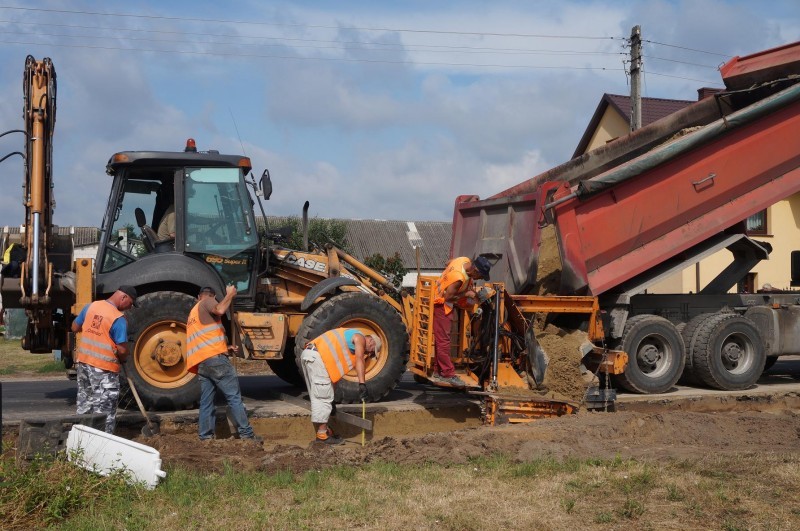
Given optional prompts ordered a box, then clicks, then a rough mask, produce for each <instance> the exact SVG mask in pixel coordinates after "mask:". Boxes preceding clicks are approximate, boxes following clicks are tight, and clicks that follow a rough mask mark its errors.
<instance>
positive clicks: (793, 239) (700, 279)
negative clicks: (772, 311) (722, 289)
mask: <svg viewBox="0 0 800 531" xmlns="http://www.w3.org/2000/svg"><path fill="white" fill-rule="evenodd" d="M718 91H719V89H713V88H701V89H698V91H697V94H698V98H697V101H699V100H702V99H704V98H708V97H712V96H713V95H714V94H715V93H716V92H718ZM692 103H695V101H693V100H670V99H662V98H642V102H641V108H642V126H645V125H649V124H651V123H653V122H656V121H657V120H660V119H662V118H665V117H667V116H669V115H671V114H673V113H675V112H677V111H679V110H681V109H683V108H684V107H687V106H689V105H691V104H692ZM630 117H631V99H630V96H622V95H618V94H603V96H602V97H601V99H600V103H599V104H598V105H597V108H596V110H595V112H594V114H593V115H592V117H591V119H590V120H589V124H588V126H587V127H586V130H585V132H584V133H583V136H582V137H581V139H580V141H579V142H578V146H577V147H576V149H575V153H574V154H573V158H575V157H578V156H580V155H582V154H584V153H586V152H588V151H591V150H593V149H596V148H598V147H600V146H602V145H604V144H606V143H608V142H610V141H612V140H614V139H616V138H618V137H621V136H625V135H627V134H629V133H630V125H629V124H630V121H631V120H630ZM747 234H748V235H749V236H751V237H752V238H753V239H755V240H758V241H763V242H766V243H768V244H770V245H771V246H772V252H771V253H770V257H769V260H764V261H762V262H761V263H759V264H758V265H756V266H755V268H753V270H752V271H751V272H750V273H749V274H748V276H747V277H746V278H745V279H744V281H743V282H741V283H740V284H739V286H738V290H739V291H740V292H748V293H753V292H755V291H757V290H759V289H762V288H763V287H764V286H765V285H769V286H771V287H773V288H777V289H784V288H786V289H788V288H789V287H790V279H791V252H792V251H793V250H796V249H798V248H800V246H798V243H797V242H800V194H796V195H794V196H792V197H790V198H787V199H784V200H782V201H779V202H778V203H776V204H774V205H772V206H771V207H769V208H767V209H766V210H763V211H761V212H759V213H757V214H754V215H753V216H751V217H749V218H748V219H747ZM730 261H731V254H730V252H729V251H727V250H723V251H719V252H718V253H716V254H714V255H712V256H710V257H708V258H706V259H704V260H702V261H701V262H699V263H697V264H695V265H694V266H691V267H689V268H686V269H684V270H683V271H682V272H681V273H678V274H676V275H673V276H672V277H670V278H668V279H665V280H663V281H661V282H659V283H658V284H656V285H654V286H652V287H651V288H650V289H648V292H650V293H689V292H694V293H696V292H698V291H699V290H700V289H702V288H703V287H704V286H705V285H706V284H708V282H710V281H711V280H712V279H713V278H714V277H716V276H717V275H718V274H719V273H720V272H721V271H722V270H723V269H724V268H725V267H726V266H727V265H728V264H729V263H730Z"/></svg>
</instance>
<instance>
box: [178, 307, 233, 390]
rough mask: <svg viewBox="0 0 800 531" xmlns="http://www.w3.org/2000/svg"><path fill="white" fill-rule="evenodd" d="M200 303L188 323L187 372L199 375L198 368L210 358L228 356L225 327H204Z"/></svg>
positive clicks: (220, 324)
mask: <svg viewBox="0 0 800 531" xmlns="http://www.w3.org/2000/svg"><path fill="white" fill-rule="evenodd" d="M199 308H200V303H199V302H198V303H197V304H195V305H194V308H192V311H190V312H189V321H187V323H186V370H187V371H189V372H193V373H195V374H197V366H198V365H200V363H201V362H203V361H205V360H207V359H208V358H213V357H214V356H217V355H219V354H227V352H228V341H227V340H226V339H225V327H223V326H222V323H220V322H214V323H212V324H210V325H204V324H203V323H201V322H200V311H199Z"/></svg>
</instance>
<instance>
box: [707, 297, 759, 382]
mask: <svg viewBox="0 0 800 531" xmlns="http://www.w3.org/2000/svg"><path fill="white" fill-rule="evenodd" d="M766 357H767V356H766V353H765V350H764V341H763V340H762V339H761V334H760V333H759V332H758V328H756V326H755V324H754V323H753V322H752V321H751V320H750V319H747V318H746V317H743V316H741V315H739V314H735V313H722V314H714V315H711V316H709V317H708V318H707V319H706V320H704V321H703V323H702V324H701V325H700V327H699V329H698V331H697V339H696V341H695V348H694V353H693V357H692V366H693V370H694V374H695V375H696V377H697V378H698V379H699V380H700V381H701V382H703V383H704V384H705V385H707V386H709V387H712V388H714V389H722V390H724V391H736V390H740V389H747V388H748V387H750V386H752V385H753V384H754V383H756V380H758V377H759V376H761V373H762V372H764V364H765V363H766Z"/></svg>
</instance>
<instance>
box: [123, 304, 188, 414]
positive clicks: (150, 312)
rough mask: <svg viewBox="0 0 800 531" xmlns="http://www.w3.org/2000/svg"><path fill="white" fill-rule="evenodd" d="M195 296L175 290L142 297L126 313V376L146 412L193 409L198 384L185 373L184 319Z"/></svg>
mask: <svg viewBox="0 0 800 531" xmlns="http://www.w3.org/2000/svg"><path fill="white" fill-rule="evenodd" d="M195 302H197V301H196V300H195V298H194V297H192V296H190V295H186V294H185V293H178V292H175V291H159V292H155V293H148V294H146V295H142V296H141V297H139V298H138V299H137V300H136V303H137V304H138V305H139V307H138V308H131V309H130V310H129V311H128V313H127V318H128V337H130V338H132V339H131V342H130V343H129V348H130V353H129V355H128V359H127V361H126V362H125V369H126V371H127V374H128V376H130V378H131V380H133V384H134V385H135V386H136V390H137V391H138V392H139V396H140V397H141V399H142V402H143V403H144V405H145V407H146V408H147V409H159V410H176V409H189V408H192V407H195V405H196V404H197V402H198V400H199V399H200V383H199V381H198V380H197V378H196V377H195V375H194V374H192V373H190V372H188V371H187V370H186V320H187V318H188V317H189V311H190V310H191V309H192V307H193V306H194V304H195Z"/></svg>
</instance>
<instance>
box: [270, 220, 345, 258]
mask: <svg viewBox="0 0 800 531" xmlns="http://www.w3.org/2000/svg"><path fill="white" fill-rule="evenodd" d="M276 232H278V233H280V234H281V235H282V239H281V240H280V241H278V243H280V244H281V245H285V246H286V247H288V248H290V249H295V250H302V248H303V229H302V227H301V222H300V218H295V217H292V218H287V219H286V220H285V221H284V222H283V223H282V224H281V226H280V227H270V233H273V234H274V233H276ZM346 233H347V223H346V222H345V221H344V220H341V219H322V218H311V219H309V220H308V246H309V249H313V248H314V246H317V247H319V248H322V247H324V246H325V244H327V243H332V244H333V245H335V246H336V247H339V248H340V249H344V250H345V251H347V238H346Z"/></svg>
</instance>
